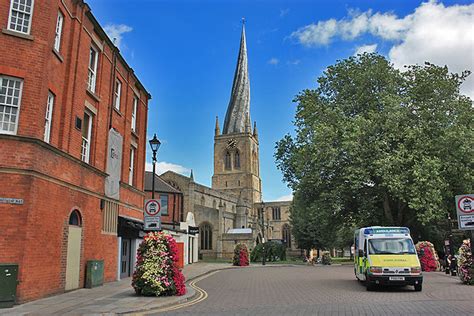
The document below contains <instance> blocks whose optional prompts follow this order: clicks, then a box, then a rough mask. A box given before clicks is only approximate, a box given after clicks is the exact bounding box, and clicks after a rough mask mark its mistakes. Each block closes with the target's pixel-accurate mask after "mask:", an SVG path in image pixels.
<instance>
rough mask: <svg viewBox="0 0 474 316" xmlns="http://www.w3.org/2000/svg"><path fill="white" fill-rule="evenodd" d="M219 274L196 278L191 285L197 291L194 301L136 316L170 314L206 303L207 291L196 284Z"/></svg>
mask: <svg viewBox="0 0 474 316" xmlns="http://www.w3.org/2000/svg"><path fill="white" fill-rule="evenodd" d="M217 272H219V271H213V272H211V273H208V274H205V275H203V276H200V277H198V278H196V279H195V280H193V281H191V282H190V283H189V286H190V287H192V288H193V289H194V290H195V291H196V295H195V296H194V297H193V299H192V300H190V301H187V302H183V303H181V304H177V305H172V306H168V307H163V308H157V309H152V310H148V311H146V312H143V313H140V314H135V315H149V314H155V313H162V312H169V311H173V310H176V309H180V308H185V307H189V306H192V305H195V304H197V303H200V302H202V301H204V300H205V299H206V298H207V297H208V294H207V292H206V291H204V290H203V289H201V288H200V287H199V286H197V285H196V283H198V282H199V281H201V280H203V279H205V278H207V277H210V276H211V275H213V274H215V273H217Z"/></svg>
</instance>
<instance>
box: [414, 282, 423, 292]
mask: <svg viewBox="0 0 474 316" xmlns="http://www.w3.org/2000/svg"><path fill="white" fill-rule="evenodd" d="M422 289H423V286H422V285H421V284H415V292H421V290H422Z"/></svg>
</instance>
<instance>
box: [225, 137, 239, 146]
mask: <svg viewBox="0 0 474 316" xmlns="http://www.w3.org/2000/svg"><path fill="white" fill-rule="evenodd" d="M235 145H237V141H236V140H235V139H233V138H231V139H229V140H228V141H227V148H235Z"/></svg>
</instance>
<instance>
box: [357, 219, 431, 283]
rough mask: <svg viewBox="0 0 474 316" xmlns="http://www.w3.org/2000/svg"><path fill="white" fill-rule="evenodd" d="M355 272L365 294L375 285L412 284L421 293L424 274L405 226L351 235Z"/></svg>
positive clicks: (361, 231)
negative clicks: (363, 283) (363, 282)
mask: <svg viewBox="0 0 474 316" xmlns="http://www.w3.org/2000/svg"><path fill="white" fill-rule="evenodd" d="M354 250H355V251H354V273H355V276H356V278H357V279H358V280H359V281H365V284H366V287H367V291H372V290H373V289H374V287H375V286H377V285H413V286H414V287H415V291H421V289H422V284H423V275H422V273H421V265H420V261H419V260H418V256H417V253H416V249H415V245H414V244H413V240H412V239H411V236H410V230H409V229H408V228H406V227H382V226H372V227H363V228H360V229H357V230H356V231H355V234H354Z"/></svg>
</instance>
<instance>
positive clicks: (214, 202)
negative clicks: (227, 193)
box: [212, 200, 216, 208]
mask: <svg viewBox="0 0 474 316" xmlns="http://www.w3.org/2000/svg"><path fill="white" fill-rule="evenodd" d="M212 208H216V200H214V201H212Z"/></svg>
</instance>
